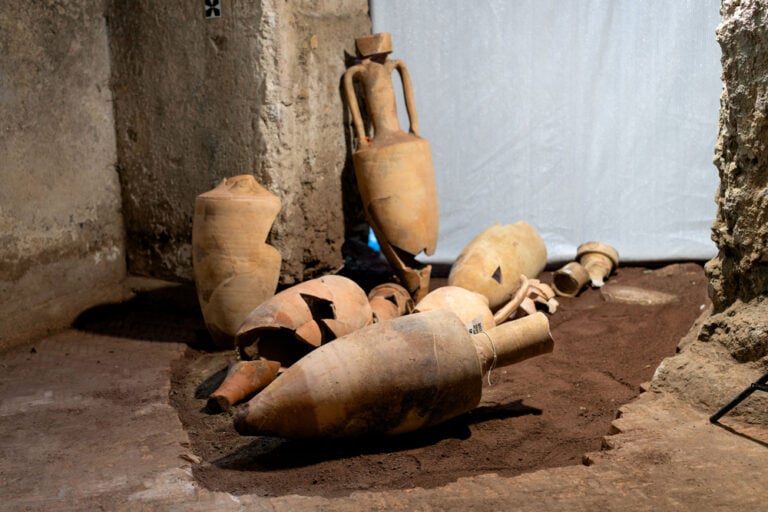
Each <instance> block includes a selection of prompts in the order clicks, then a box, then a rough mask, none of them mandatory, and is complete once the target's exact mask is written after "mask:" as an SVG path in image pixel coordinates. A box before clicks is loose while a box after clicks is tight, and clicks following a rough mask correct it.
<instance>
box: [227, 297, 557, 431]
mask: <svg viewBox="0 0 768 512" xmlns="http://www.w3.org/2000/svg"><path fill="white" fill-rule="evenodd" d="M553 347H554V342H553V340H552V337H551V335H550V331H549V321H548V320H547V317H546V316H545V315H544V314H543V313H536V314H534V315H531V316H526V317H523V318H521V319H519V320H514V321H512V322H507V323H504V324H502V325H500V326H498V327H495V328H493V329H490V330H488V331H484V332H481V333H480V334H475V335H470V334H469V333H467V331H466V329H465V326H464V324H463V323H462V321H461V320H459V318H458V317H457V316H456V315H454V314H453V313H452V312H450V311H447V310H436V311H430V312H427V313H416V314H412V315H406V316H403V317H400V318H396V319H394V320H389V321H386V322H380V323H377V324H373V325H371V326H369V327H365V328H363V329H360V330H359V331H356V332H354V333H352V334H349V335H347V336H344V337H341V338H339V339H337V340H336V341H334V342H333V343H329V344H327V345H323V346H322V347H320V348H318V349H317V350H315V351H313V352H312V353H310V354H308V355H307V356H305V357H304V358H302V359H301V360H300V361H298V362H297V363H296V364H294V365H293V366H292V367H290V368H288V369H287V370H286V371H285V372H284V373H283V374H282V375H280V376H279V377H278V378H277V379H275V381H273V382H272V383H271V384H270V385H269V386H267V387H266V388H265V389H263V390H262V391H261V392H260V393H259V394H257V395H256V396H255V397H253V398H252V399H251V400H250V401H249V402H248V403H247V404H245V405H244V406H242V407H241V408H239V409H238V410H237V411H236V413H235V417H234V424H235V428H236V429H237V431H238V432H239V433H240V434H243V435H272V436H279V437H284V438H294V439H301V438H320V437H337V438H338V437H352V436H361V435H366V434H384V435H394V434H399V433H403V432H409V431H413V430H416V429H420V428H423V427H428V426H430V425H435V424H438V423H441V422H443V421H446V420H448V419H450V418H453V417H455V416H458V415H460V414H463V413H465V412H467V411H469V410H471V409H473V408H474V407H476V406H477V404H478V403H479V401H480V397H481V393H482V379H483V375H485V374H486V373H487V372H488V371H490V370H491V369H492V368H495V367H502V366H506V365H509V364H513V363H517V362H520V361H523V360H525V359H528V358H531V357H534V356H538V355H541V354H545V353H549V352H552V349H553Z"/></svg>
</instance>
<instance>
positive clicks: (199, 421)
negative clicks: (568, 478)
mask: <svg viewBox="0 0 768 512" xmlns="http://www.w3.org/2000/svg"><path fill="white" fill-rule="evenodd" d="M550 276H551V273H550V272H547V273H545V275H543V276H542V278H543V279H544V280H547V279H548V278H549V277H550ZM439 282H440V281H438V283H439ZM442 282H444V281H442ZM609 284H610V285H625V286H635V287H642V288H644V289H648V290H656V291H662V292H667V293H672V294H675V295H676V296H677V297H678V300H677V301H676V302H674V303H672V304H669V305H661V306H660V305H656V306H644V305H630V304H622V303H615V302H607V301H606V300H604V298H603V296H602V294H601V292H600V290H593V289H588V290H586V291H585V292H583V293H582V294H581V295H580V296H579V297H577V298H575V299H561V300H560V303H561V306H560V309H559V310H558V311H557V312H556V313H555V314H554V315H552V316H551V318H550V321H551V326H552V334H553V337H554V339H555V342H556V346H555V351H554V353H552V354H549V355H546V356H541V357H538V358H534V359H532V360H529V361H526V362H523V363H520V364H517V365H514V366H511V367H507V368H502V369H498V370H495V371H493V372H492V375H491V380H492V385H491V386H489V385H488V384H487V382H486V383H485V384H484V394H483V401H482V402H481V404H480V406H479V407H478V408H476V409H475V410H473V411H471V412H469V413H467V414H465V415H462V416H460V417H458V418H455V419H454V420H451V421H449V422H448V423H445V424H443V425H440V426H437V427H433V428H431V429H428V430H424V431H421V432H416V433H412V434H407V435H402V436H399V437H395V438H387V439H368V440H345V441H313V442H292V441H284V440H281V439H278V438H271V437H250V438H249V437H241V436H239V435H238V434H237V433H236V432H235V431H234V428H233V426H232V421H231V417H230V415H229V414H228V413H222V414H210V413H208V412H206V410H205V402H206V397H207V395H208V393H210V392H211V391H212V390H213V389H215V387H216V386H217V385H218V383H219V382H220V381H221V379H222V378H223V373H224V368H225V366H226V360H227V358H228V357H230V356H229V354H214V353H206V352H203V351H198V350H195V349H192V348H190V349H188V350H187V352H186V354H185V357H184V358H183V359H181V360H179V361H178V362H177V363H176V364H175V366H174V369H173V388H172V401H173V403H174V405H175V407H176V408H177V409H178V411H179V416H180V418H181V420H182V422H183V423H184V426H185V428H186V429H187V431H188V432H189V436H190V440H191V443H192V448H193V450H194V452H195V453H196V454H197V455H198V456H199V457H200V458H201V460H202V461H201V463H200V464H197V465H195V466H194V475H195V477H196V478H197V479H198V481H199V482H200V483H201V484H202V485H203V486H205V487H207V488H209V489H211V490H222V491H229V492H233V493H254V494H258V495H263V496H281V495H286V494H301V495H307V496H326V497H332V496H340V495H347V494H349V493H351V492H353V491H357V490H387V489H404V488H412V487H435V486H441V485H445V484H447V483H449V482H452V481H454V480H456V479H457V478H460V477H464V476H472V475H477V474H482V473H498V474H500V475H503V476H512V475H516V474H520V473H523V472H528V471H533V470H536V469H541V468H548V467H555V466H564V465H571V464H579V463H581V460H582V455H583V454H584V453H587V452H591V451H597V450H599V449H600V447H601V442H602V437H603V436H605V435H606V434H608V432H609V428H610V423H611V421H612V420H613V419H614V417H615V415H616V411H617V409H618V408H619V407H620V406H621V405H622V404H624V403H626V402H628V401H630V400H631V399H632V398H634V397H635V396H637V394H638V393H639V391H640V390H639V386H640V384H641V383H643V382H646V381H648V380H650V379H651V376H652V375H653V372H654V369H655V368H656V366H657V365H658V364H659V362H660V361H661V360H662V359H663V358H665V357H667V356H670V355H672V354H674V353H675V348H676V345H677V343H678V341H679V340H680V338H681V337H682V336H683V335H684V334H685V333H686V332H687V331H688V329H689V328H690V326H691V324H692V323H693V321H694V319H695V318H696V317H697V316H698V315H699V314H700V312H701V309H703V305H705V304H706V303H707V300H708V299H707V296H706V280H705V278H704V274H703V270H702V268H701V266H700V265H697V264H683V265H671V266H668V267H664V268H661V269H657V270H648V269H644V268H639V267H627V268H620V269H619V272H618V274H617V275H614V276H613V277H612V278H611V279H610V281H609Z"/></svg>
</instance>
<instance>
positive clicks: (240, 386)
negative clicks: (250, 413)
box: [207, 359, 280, 412]
mask: <svg viewBox="0 0 768 512" xmlns="http://www.w3.org/2000/svg"><path fill="white" fill-rule="evenodd" d="M278 371H280V363H278V362H277V361H267V360H264V359H257V360H255V361H235V362H234V363H232V364H231V365H230V367H229V369H228V370H227V375H226V377H224V381H223V382H222V383H221V385H220V386H219V387H218V388H217V389H216V391H214V392H213V393H211V394H210V396H209V397H208V405H207V407H208V410H210V411H214V412H219V411H226V410H228V409H229V408H230V407H231V406H232V405H234V404H236V403H237V402H239V401H241V400H243V399H245V398H248V397H250V396H251V395H253V394H254V393H257V392H258V391H259V390H261V389H263V388H265V387H266V386H267V384H269V383H270V382H272V381H273V380H275V377H277V372H278Z"/></svg>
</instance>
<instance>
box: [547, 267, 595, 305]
mask: <svg viewBox="0 0 768 512" xmlns="http://www.w3.org/2000/svg"><path fill="white" fill-rule="evenodd" d="M589 279H590V278H589V272H587V269H586V268H584V266H583V265H582V264H581V263H579V262H578V261H571V262H569V263H566V264H565V265H563V266H562V267H560V268H559V269H557V270H555V271H554V272H552V287H553V288H554V289H555V293H557V294H558V295H560V296H561V297H575V296H577V295H578V294H579V292H580V291H581V290H582V288H584V287H585V286H587V284H588V283H589Z"/></svg>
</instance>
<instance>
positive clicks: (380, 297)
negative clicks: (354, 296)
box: [368, 283, 413, 322]
mask: <svg viewBox="0 0 768 512" xmlns="http://www.w3.org/2000/svg"><path fill="white" fill-rule="evenodd" d="M368 301H369V302H370V303H371V310H372V311H373V320H374V321H375V322H383V321H384V320H391V319H393V318H397V317H399V316H403V315H407V314H409V313H411V312H412V311H413V299H412V298H411V294H409V293H408V290H406V289H405V288H403V287H402V286H400V285H399V284H397V283H383V284H380V285H378V286H374V287H373V288H372V289H371V291H370V292H368Z"/></svg>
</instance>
